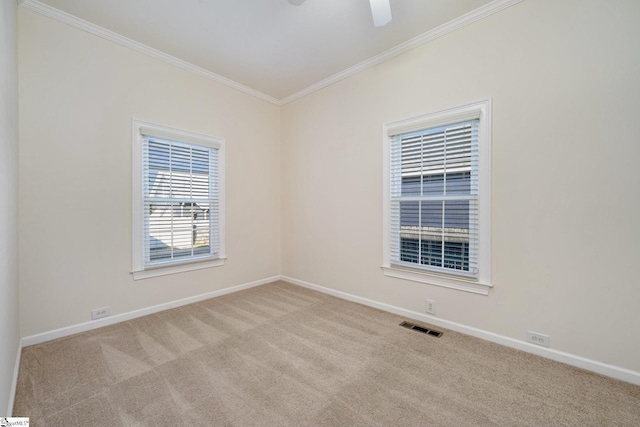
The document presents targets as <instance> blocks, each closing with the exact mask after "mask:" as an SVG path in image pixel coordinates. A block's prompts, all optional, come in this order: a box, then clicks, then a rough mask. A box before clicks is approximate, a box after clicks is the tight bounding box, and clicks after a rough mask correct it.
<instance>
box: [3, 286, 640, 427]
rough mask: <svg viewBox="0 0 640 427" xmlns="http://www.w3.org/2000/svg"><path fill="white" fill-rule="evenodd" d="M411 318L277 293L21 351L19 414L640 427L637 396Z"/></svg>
mask: <svg viewBox="0 0 640 427" xmlns="http://www.w3.org/2000/svg"><path fill="white" fill-rule="evenodd" d="M403 320H408V319H404V318H401V317H399V316H396V315H393V314H389V313H386V312H382V311H378V310H375V309H372V308H369V307H365V306H362V305H359V304H354V303H351V302H347V301H343V300H340V299H337V298H333V297H331V296H328V295H324V294H321V293H317V292H314V291H311V290H308V289H304V288H300V287H297V286H294V285H291V284H288V283H284V282H276V283H272V284H268V285H264V286H260V287H257V288H252V289H249V290H245V291H242V292H238V293H234V294H230V295H226V296H222V297H218V298H213V299H210V300H206V301H203V302H200V303H196V304H191V305H188V306H184V307H180V308H176V309H173V310H168V311H164V312H161V313H157V314H153V315H150V316H146V317H142V318H138V319H135V320H131V321H128V322H123V323H120V324H117V325H114V326H109V327H105V328H101V329H97V330H93V331H90V332H86V333H82V334H78V335H74V336H70V337H66V338H61V339H59V340H55V341H50V342H47V343H43V344H39V345H34V346H31V347H26V348H24V349H23V351H22V359H21V363H20V373H19V377H18V388H17V392H16V398H15V406H14V413H13V414H14V416H28V417H30V421H31V425H32V426H36V427H38V426H67V427H68V426H110V427H113V426H154V427H155V426H165V425H166V426H491V425H499V426H561V425H569V426H639V425H640V387H638V386H634V385H631V384H627V383H624V382H620V381H616V380H613V379H609V378H606V377H603V376H600V375H597V374H593V373H590V372H586V371H583V370H580V369H576V368H573V367H570V366H567V365H563V364H560V363H557V362H553V361H549V360H546V359H542V358H540V357H537V356H534V355H531V354H528V353H524V352H520V351H517V350H513V349H509V348H506V347H502V346H499V345H496V344H492V343H489V342H486V341H482V340H479V339H476V338H472V337H469V336H465V335H462V334H459V333H455V332H452V331H446V330H444V332H445V333H444V335H443V336H442V337H440V338H436V337H432V336H428V335H425V334H422V333H419V332H416V331H413V330H409V329H405V328H402V327H400V326H399V323H400V322H401V321H403ZM435 329H438V330H442V329H440V328H435Z"/></svg>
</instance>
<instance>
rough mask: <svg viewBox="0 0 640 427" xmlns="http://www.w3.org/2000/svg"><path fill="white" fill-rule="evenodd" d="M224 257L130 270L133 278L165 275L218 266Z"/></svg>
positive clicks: (221, 263) (222, 263) (222, 262)
mask: <svg viewBox="0 0 640 427" xmlns="http://www.w3.org/2000/svg"><path fill="white" fill-rule="evenodd" d="M225 259H226V258H216V259H210V260H206V261H200V262H189V263H184V264H172V265H166V266H158V267H151V268H147V269H146V270H135V271H132V272H131V274H133V280H140V279H148V278H151V277H158V276H166V275H169V274H176V273H184V272H186V271H193V270H202V269H204V268H211V267H220V266H222V265H224V261H225Z"/></svg>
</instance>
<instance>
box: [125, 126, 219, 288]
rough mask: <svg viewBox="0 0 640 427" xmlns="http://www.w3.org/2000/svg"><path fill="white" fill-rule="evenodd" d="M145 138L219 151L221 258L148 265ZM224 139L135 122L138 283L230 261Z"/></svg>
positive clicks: (134, 211)
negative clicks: (145, 209) (144, 192)
mask: <svg viewBox="0 0 640 427" xmlns="http://www.w3.org/2000/svg"><path fill="white" fill-rule="evenodd" d="M145 136H151V137H156V138H163V139H168V140H171V141H176V142H181V143H186V144H196V145H201V146H207V147H212V148H215V149H216V150H218V188H219V191H218V195H219V215H218V224H219V230H218V236H219V248H218V256H215V257H199V258H198V259H186V260H180V261H173V262H169V263H162V264H156V265H145V255H144V240H145V231H144V212H143V211H144V194H143V191H144V189H143V179H144V177H143V175H144V171H143V151H142V150H143V139H144V137H145ZM224 146H225V144H224V139H222V138H217V137H213V136H209V135H203V134H199V133H196V132H191V131H186V130H182V129H176V128H172V127H169V126H163V125H159V124H155V123H150V122H146V121H142V120H138V119H135V118H134V119H133V156H132V160H133V161H132V183H133V188H132V209H131V211H132V243H133V245H132V246H133V268H132V271H131V273H132V274H133V279H134V280H139V279H146V278H150V277H157V276H164V275H167V274H175V273H182V272H185V271H192V270H200V269H203V268H210V267H218V266H222V265H224V262H225V259H226V250H225V233H224V230H225V202H224V201H225V190H224V189H225V185H224V182H225V179H224V177H225V154H224Z"/></svg>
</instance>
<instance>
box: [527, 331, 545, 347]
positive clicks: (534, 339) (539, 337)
mask: <svg viewBox="0 0 640 427" xmlns="http://www.w3.org/2000/svg"><path fill="white" fill-rule="evenodd" d="M549 340H550V338H549V335H544V334H539V333H537V332H531V331H527V341H529V342H530V343H533V344H538V345H541V346H543V347H549Z"/></svg>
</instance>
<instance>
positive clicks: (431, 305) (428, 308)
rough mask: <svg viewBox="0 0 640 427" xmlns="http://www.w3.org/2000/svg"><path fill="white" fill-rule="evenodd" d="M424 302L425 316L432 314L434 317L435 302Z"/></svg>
mask: <svg viewBox="0 0 640 427" xmlns="http://www.w3.org/2000/svg"><path fill="white" fill-rule="evenodd" d="M424 302H425V307H424V311H425V312H426V313H427V314H433V315H434V316H435V315H436V302H435V301H433V300H430V299H426V300H424Z"/></svg>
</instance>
